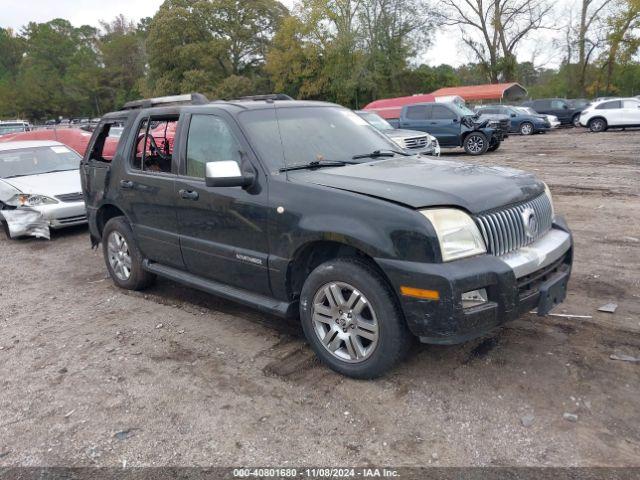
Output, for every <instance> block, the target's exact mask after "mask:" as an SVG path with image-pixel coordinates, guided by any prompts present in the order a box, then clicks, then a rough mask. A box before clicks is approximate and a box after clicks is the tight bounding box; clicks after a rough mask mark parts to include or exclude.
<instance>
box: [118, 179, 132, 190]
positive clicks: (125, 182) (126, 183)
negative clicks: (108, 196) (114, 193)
mask: <svg viewBox="0 0 640 480" xmlns="http://www.w3.org/2000/svg"><path fill="white" fill-rule="evenodd" d="M120 188H125V189H127V190H130V189H132V188H133V182H132V181H131V180H120Z"/></svg>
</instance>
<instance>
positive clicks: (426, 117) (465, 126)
mask: <svg viewBox="0 0 640 480" xmlns="http://www.w3.org/2000/svg"><path fill="white" fill-rule="evenodd" d="M388 121H389V123H391V124H392V125H393V126H394V127H396V128H402V129H407V130H419V131H422V132H427V133H429V134H431V135H433V136H434V137H436V138H437V139H438V142H439V143H440V146H441V147H442V148H454V147H463V148H464V150H465V152H467V153H468V154H469V155H482V154H484V153H486V152H492V151H494V150H497V149H498V148H499V147H500V144H501V143H502V140H504V139H505V138H506V137H508V136H509V120H508V118H507V117H505V118H504V119H503V120H496V119H491V118H482V117H481V116H479V115H478V114H476V113H475V112H473V111H472V110H469V109H468V108H467V107H465V106H464V105H460V104H458V103H455V102H447V103H417V104H414V105H405V106H404V107H402V111H401V113H400V118H399V119H397V120H388Z"/></svg>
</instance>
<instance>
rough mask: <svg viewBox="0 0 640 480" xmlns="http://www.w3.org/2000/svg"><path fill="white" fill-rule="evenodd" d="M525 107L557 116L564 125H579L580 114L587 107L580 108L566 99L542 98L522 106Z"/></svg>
mask: <svg viewBox="0 0 640 480" xmlns="http://www.w3.org/2000/svg"><path fill="white" fill-rule="evenodd" d="M522 106H523V107H531V108H533V109H534V110H535V111H536V112H538V113H541V114H543V115H555V116H556V117H558V120H560V123H561V124H563V125H575V126H578V125H579V121H580V112H582V110H584V108H585V106H584V105H582V106H578V105H574V104H573V103H571V101H570V100H565V99H564V98H540V99H538V100H530V101H528V102H524V103H523V104H522Z"/></svg>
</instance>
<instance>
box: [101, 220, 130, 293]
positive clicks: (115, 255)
mask: <svg viewBox="0 0 640 480" xmlns="http://www.w3.org/2000/svg"><path fill="white" fill-rule="evenodd" d="M107 253H108V257H109V265H111V270H113V273H114V274H115V276H116V277H118V279H119V280H122V281H123V282H126V281H127V280H129V277H130V276H131V254H130V252H129V245H128V244H127V241H126V239H125V238H124V237H123V236H122V235H121V234H120V232H117V231H113V232H111V233H110V234H109V239H108V240H107Z"/></svg>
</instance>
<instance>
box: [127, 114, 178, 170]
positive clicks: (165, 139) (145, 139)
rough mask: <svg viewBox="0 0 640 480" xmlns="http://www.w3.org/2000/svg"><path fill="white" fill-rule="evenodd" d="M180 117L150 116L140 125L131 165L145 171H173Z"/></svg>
mask: <svg viewBox="0 0 640 480" xmlns="http://www.w3.org/2000/svg"><path fill="white" fill-rule="evenodd" d="M177 128H178V117H177V116H170V117H148V118H145V119H143V120H142V121H141V122H140V124H139V125H138V132H137V135H136V140H135V144H134V147H133V159H132V162H131V166H132V167H133V168H134V169H136V170H141V171H143V172H155V173H171V164H172V158H173V143H174V140H175V137H176V130H177Z"/></svg>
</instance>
